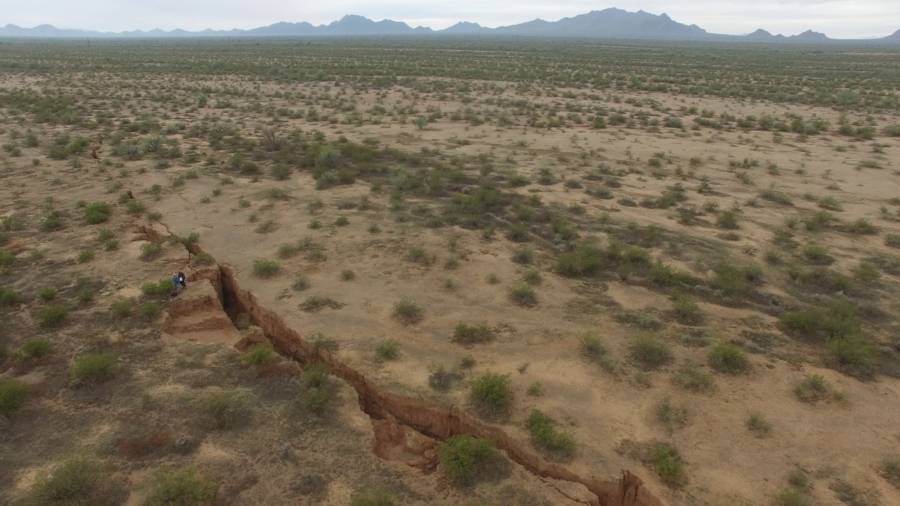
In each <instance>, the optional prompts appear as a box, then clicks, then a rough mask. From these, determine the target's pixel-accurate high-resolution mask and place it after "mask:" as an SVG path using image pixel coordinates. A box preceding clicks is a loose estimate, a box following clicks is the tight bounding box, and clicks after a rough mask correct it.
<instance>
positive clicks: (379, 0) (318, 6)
mask: <svg viewBox="0 0 900 506" xmlns="http://www.w3.org/2000/svg"><path fill="white" fill-rule="evenodd" d="M606 7H619V8H622V9H626V10H630V11H636V10H639V9H643V10H645V11H648V12H652V13H654V14H660V13H663V12H665V13H667V14H669V15H670V16H671V17H672V18H674V19H675V20H676V21H679V22H682V23H687V24H697V25H700V26H701V27H703V28H705V29H706V30H708V31H710V32H715V33H732V34H739V33H748V32H751V31H753V30H755V29H757V28H765V29H766V30H769V31H771V32H775V33H785V34H794V33H797V32H801V31H804V30H807V29H812V30H816V31H820V32H825V33H827V34H828V35H830V36H832V37H838V38H852V37H873V36H884V35H888V34H891V33H893V32H894V31H895V30H897V29H900V0H611V1H605V0H595V1H588V0H518V1H516V0H367V1H360V0H0V25H4V24H6V23H13V24H17V25H20V26H28V27H30V26H33V25H37V24H42V23H49V24H52V25H56V26H58V27H63V28H85V29H95V30H109V31H120V30H134V29H145V30H146V29H151V28H163V29H172V28H184V29H188V30H199V29H204V28H214V29H228V28H254V27H257V26H262V25H267V24H271V23H274V22H277V21H309V22H311V23H313V24H322V23H328V22H331V21H333V20H335V19H338V18H340V17H341V16H343V15H344V14H360V15H363V16H367V17H370V18H372V19H376V20H378V19H384V18H389V19H396V20H399V21H405V22H407V23H409V24H411V25H423V26H430V27H432V28H445V27H447V26H449V25H451V24H453V23H455V22H456V21H460V20H464V21H473V22H477V23H481V24H482V25H485V26H492V27H493V26H498V25H508V24H514V23H520V22H523V21H529V20H531V19H534V18H542V19H546V20H550V21H555V20H557V19H559V18H561V17H566V16H574V15H577V14H581V13H584V12H587V11H590V10H599V9H603V8H606Z"/></svg>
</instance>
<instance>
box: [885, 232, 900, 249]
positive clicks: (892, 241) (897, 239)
mask: <svg viewBox="0 0 900 506" xmlns="http://www.w3.org/2000/svg"><path fill="white" fill-rule="evenodd" d="M884 244H885V246H890V247H891V248H897V249H900V234H887V235H885V236H884Z"/></svg>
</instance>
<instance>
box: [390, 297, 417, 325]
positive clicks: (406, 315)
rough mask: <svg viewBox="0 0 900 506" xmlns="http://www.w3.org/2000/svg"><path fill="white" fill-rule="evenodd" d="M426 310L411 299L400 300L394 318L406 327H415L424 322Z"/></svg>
mask: <svg viewBox="0 0 900 506" xmlns="http://www.w3.org/2000/svg"><path fill="white" fill-rule="evenodd" d="M424 313H425V311H424V309H422V306H420V305H418V304H416V302H415V301H413V300H412V299H409V298H405V297H404V298H403V299H400V301H398V302H397V303H396V304H394V318H396V319H397V320H399V321H400V323H402V324H404V325H413V324H416V323H419V322H420V321H422V318H423V317H424Z"/></svg>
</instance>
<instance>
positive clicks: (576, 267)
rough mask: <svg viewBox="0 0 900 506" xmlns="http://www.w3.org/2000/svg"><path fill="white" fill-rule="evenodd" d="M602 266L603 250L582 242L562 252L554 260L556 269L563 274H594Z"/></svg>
mask: <svg viewBox="0 0 900 506" xmlns="http://www.w3.org/2000/svg"><path fill="white" fill-rule="evenodd" d="M602 268H603V251H602V250H601V249H600V248H599V247H597V246H596V245H594V244H589V243H583V244H580V245H578V246H577V247H576V248H575V249H574V250H573V251H570V252H567V253H563V254H561V255H560V256H559V258H558V259H557V262H556V270H557V271H558V272H559V273H560V274H562V275H563V276H568V277H572V278H574V277H580V276H594V275H597V274H599V273H600V272H601V270H602Z"/></svg>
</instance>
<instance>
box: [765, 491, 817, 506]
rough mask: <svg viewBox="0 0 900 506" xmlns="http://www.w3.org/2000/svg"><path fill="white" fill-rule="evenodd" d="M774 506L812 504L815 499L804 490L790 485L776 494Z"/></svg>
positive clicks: (808, 505)
mask: <svg viewBox="0 0 900 506" xmlns="http://www.w3.org/2000/svg"><path fill="white" fill-rule="evenodd" d="M773 504H774V506H812V505H813V501H812V500H811V499H810V498H809V496H808V495H806V493H805V492H804V491H802V490H798V489H796V488H794V487H788V488H786V489H784V490H782V491H781V492H779V493H778V495H777V496H775V501H774V502H773Z"/></svg>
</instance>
